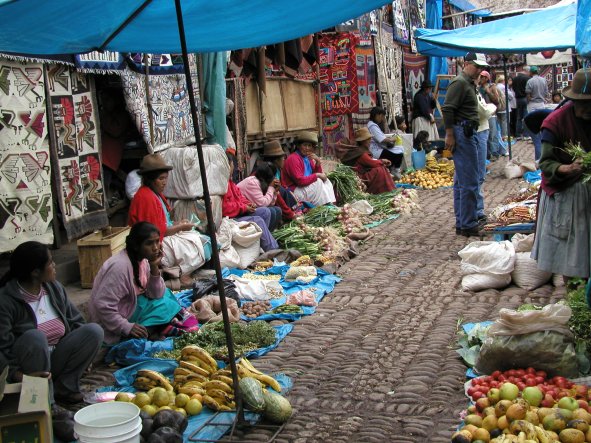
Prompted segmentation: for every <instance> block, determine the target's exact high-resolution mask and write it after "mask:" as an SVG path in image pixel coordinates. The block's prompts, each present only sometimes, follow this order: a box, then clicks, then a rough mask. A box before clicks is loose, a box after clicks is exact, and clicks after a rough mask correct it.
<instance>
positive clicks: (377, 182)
mask: <svg viewBox="0 0 591 443" xmlns="http://www.w3.org/2000/svg"><path fill="white" fill-rule="evenodd" d="M371 137H372V136H371V133H370V132H369V130H368V129H367V128H361V129H358V130H357V131H355V141H356V142H357V146H354V147H353V146H351V147H348V146H346V145H344V144H341V147H348V148H349V149H347V151H346V152H345V154H344V155H343V156H342V158H341V163H343V164H345V165H347V166H351V167H352V168H353V169H355V172H357V175H358V176H359V178H361V180H362V181H363V183H364V184H365V186H366V187H367V192H369V193H370V194H381V193H383V192H390V191H392V190H393V189H394V181H393V180H392V175H391V174H390V172H388V167H389V166H390V161H389V160H386V159H382V160H374V159H373V158H371V155H370V153H369V145H370V143H371Z"/></svg>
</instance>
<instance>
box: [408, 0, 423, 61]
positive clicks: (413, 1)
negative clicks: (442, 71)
mask: <svg viewBox="0 0 591 443" xmlns="http://www.w3.org/2000/svg"><path fill="white" fill-rule="evenodd" d="M408 11H409V16H408V20H409V22H410V29H413V28H425V27H426V20H425V0H408ZM410 48H411V50H412V52H417V44H416V42H415V36H414V34H413V33H412V32H411V33H410Z"/></svg>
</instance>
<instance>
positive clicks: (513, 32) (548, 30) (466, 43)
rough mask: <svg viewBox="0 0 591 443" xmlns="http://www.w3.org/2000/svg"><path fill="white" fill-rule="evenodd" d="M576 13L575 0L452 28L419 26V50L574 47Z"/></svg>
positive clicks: (460, 52)
mask: <svg viewBox="0 0 591 443" xmlns="http://www.w3.org/2000/svg"><path fill="white" fill-rule="evenodd" d="M576 15H577V5H576V3H572V4H570V5H566V6H560V7H553V8H546V9H543V10H541V11H536V12H532V13H529V14H523V15H517V16H514V17H507V18H504V19H499V20H494V21H491V22H487V23H482V24H480V25H474V26H468V27H466V28H459V29H454V30H450V31H443V30H439V29H417V30H415V37H416V42H417V51H418V52H419V53H421V54H423V55H430V56H438V57H458V56H464V55H465V54H466V53H467V52H469V51H476V52H483V53H488V54H501V53H508V54H518V53H520V54H523V53H530V52H539V51H544V50H552V49H555V50H564V49H568V48H574V47H575V22H576Z"/></svg>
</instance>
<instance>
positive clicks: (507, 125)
mask: <svg viewBox="0 0 591 443" xmlns="http://www.w3.org/2000/svg"><path fill="white" fill-rule="evenodd" d="M503 74H504V75H505V126H506V127H507V146H508V148H509V160H511V159H512V158H513V153H512V152H511V151H512V150H511V129H510V128H511V126H510V124H509V120H510V119H511V115H510V114H509V112H510V111H511V106H509V86H508V85H509V76H508V75H507V56H506V55H505V54H503Z"/></svg>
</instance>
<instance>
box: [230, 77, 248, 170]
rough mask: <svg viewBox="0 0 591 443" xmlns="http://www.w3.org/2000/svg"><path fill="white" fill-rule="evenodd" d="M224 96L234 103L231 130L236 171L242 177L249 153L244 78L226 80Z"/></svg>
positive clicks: (246, 166)
mask: <svg viewBox="0 0 591 443" xmlns="http://www.w3.org/2000/svg"><path fill="white" fill-rule="evenodd" d="M226 95H227V96H228V98H229V99H230V100H232V101H233V102H234V110H233V111H232V113H231V115H230V117H231V119H232V130H233V135H234V141H235V142H236V160H237V162H238V170H239V172H240V173H241V174H242V176H244V175H245V174H247V170H248V164H249V161H250V153H249V152H248V137H247V134H246V89H245V86H244V78H232V79H226Z"/></svg>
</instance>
